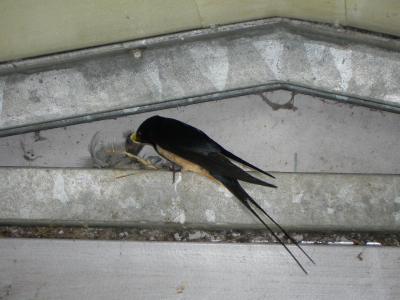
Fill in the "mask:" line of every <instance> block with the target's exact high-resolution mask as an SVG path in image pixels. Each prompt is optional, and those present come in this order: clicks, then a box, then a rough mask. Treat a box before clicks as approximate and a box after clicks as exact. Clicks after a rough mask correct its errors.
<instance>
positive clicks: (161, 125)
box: [130, 116, 315, 274]
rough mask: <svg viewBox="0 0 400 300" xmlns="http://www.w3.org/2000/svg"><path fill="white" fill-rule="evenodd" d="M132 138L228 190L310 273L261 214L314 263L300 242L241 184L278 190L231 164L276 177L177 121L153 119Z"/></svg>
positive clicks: (149, 119) (199, 131)
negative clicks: (243, 182)
mask: <svg viewBox="0 0 400 300" xmlns="http://www.w3.org/2000/svg"><path fill="white" fill-rule="evenodd" d="M130 138H131V140H132V141H133V142H135V143H139V144H149V145H151V146H153V147H154V149H155V150H156V151H157V152H158V154H160V155H161V156H163V157H165V158H166V159H167V160H169V161H171V162H173V163H175V164H177V165H179V166H181V167H182V170H183V171H192V172H195V173H197V174H200V175H203V176H205V177H207V178H209V179H211V180H212V181H214V182H217V183H218V184H220V185H222V186H224V187H225V188H227V189H228V190H229V191H230V192H231V193H232V194H233V195H234V196H235V197H236V198H238V199H239V200H240V201H241V202H242V203H243V204H244V205H245V206H246V207H247V208H248V209H249V210H250V211H251V212H252V213H253V214H254V216H255V217H257V219H258V220H260V222H261V223H262V224H264V225H265V226H266V227H267V229H268V230H269V231H270V232H271V234H272V235H273V236H274V237H275V239H276V240H277V241H279V243H280V244H282V245H283V247H284V248H285V249H286V250H287V251H288V253H289V254H290V255H291V256H292V257H293V259H294V260H295V261H296V263H297V264H298V265H299V266H300V268H301V269H302V270H303V271H304V272H305V273H306V274H307V271H306V270H305V269H304V267H303V266H302V265H301V263H300V262H299V261H298V260H297V258H296V257H295V256H294V254H293V253H292V252H291V251H290V250H289V248H288V247H287V246H286V245H285V243H284V242H283V241H282V239H281V238H279V237H278V236H277V235H276V234H275V232H274V231H273V230H272V229H271V228H270V226H269V225H268V224H267V223H266V222H265V221H264V220H263V219H262V217H261V216H260V215H259V213H258V212H261V213H262V214H264V216H266V217H267V218H269V219H270V220H271V221H272V222H273V223H274V224H275V225H276V226H277V227H278V228H279V229H280V230H282V232H283V233H284V235H285V236H286V237H287V238H288V239H289V240H291V241H292V242H293V243H295V244H296V245H297V247H299V249H300V250H301V251H302V252H303V253H304V254H305V255H306V256H307V257H308V259H310V261H311V262H313V263H314V261H313V260H312V259H311V257H310V256H309V255H308V254H307V253H306V252H305V251H304V250H303V249H302V248H301V247H300V245H299V244H298V242H297V241H296V240H295V239H294V238H292V237H291V236H290V235H289V234H288V233H287V231H286V230H284V229H283V228H282V227H281V226H280V225H279V224H278V223H277V222H276V221H275V220H274V219H273V218H272V217H271V216H270V215H269V214H268V213H267V212H266V211H265V210H264V209H263V208H262V207H261V206H260V205H258V204H257V202H255V201H254V200H253V199H252V198H251V197H250V196H249V195H248V194H247V193H246V191H245V190H244V189H243V188H242V187H241V186H240V184H239V181H238V180H240V181H245V182H249V183H253V184H258V185H262V186H266V187H270V188H276V186H275V185H273V184H271V183H267V182H265V181H262V180H260V179H258V178H256V177H253V176H252V175H250V174H249V173H247V172H245V171H244V170H243V169H241V168H240V167H238V166H237V165H235V164H234V163H233V162H232V161H231V160H233V161H235V162H238V163H240V164H242V165H245V166H247V167H250V168H252V169H254V170H257V171H259V172H261V173H263V174H264V175H267V176H269V177H272V178H275V177H274V176H272V175H271V174H269V173H267V172H265V171H263V170H261V169H259V168H257V167H256V166H254V165H252V164H250V163H248V162H247V161H245V160H243V159H241V158H240V157H237V156H236V155H234V154H233V153H231V152H229V151H228V150H226V149H225V148H223V147H222V146H221V145H219V144H218V143H217V142H215V141H213V140H212V139H211V138H210V137H208V136H207V135H206V134H205V133H204V132H203V131H201V130H199V129H197V128H195V127H193V126H190V125H188V124H185V123H183V122H180V121H178V120H175V119H170V118H164V117H160V116H153V117H150V118H148V119H147V120H145V121H144V122H143V123H142V124H141V125H140V126H139V128H138V130H137V131H136V133H134V134H132V135H131V137H130ZM314 264H315V263H314Z"/></svg>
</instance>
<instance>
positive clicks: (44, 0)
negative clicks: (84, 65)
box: [0, 0, 400, 61]
mask: <svg viewBox="0 0 400 300" xmlns="http://www.w3.org/2000/svg"><path fill="white" fill-rule="evenodd" d="M276 16H279V17H287V18H294V19H301V20H310V21H317V22H326V23H334V24H340V25H344V26H347V25H348V26H354V27H358V28H363V29H369V30H372V31H377V32H383V33H388V34H392V35H397V36H400V1H399V0H301V1H300V0H253V1H246V0H130V1H129V0H119V1H112V0H68V1H66V0H35V1H33V0H2V1H0V61H8V60H14V59H20V58H26V57H33V56H38V55H44V54H48V53H56V52H61V51H68V50H73V49H79V48H85V47H89V46H96V45H103V44H109V43H115V42H120V41H127V40H132V39H138V38H143V37H149V36H155V35H160V34H166V33H172V32H178V31H183V30H190V29H195V28H204V27H209V26H210V25H213V24H221V25H222V24H230V23H237V22H243V21H249V20H255V19H262V18H268V17H276Z"/></svg>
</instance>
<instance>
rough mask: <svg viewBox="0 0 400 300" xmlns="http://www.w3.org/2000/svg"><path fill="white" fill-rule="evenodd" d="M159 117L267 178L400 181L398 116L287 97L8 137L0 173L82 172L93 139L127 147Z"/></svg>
mask: <svg viewBox="0 0 400 300" xmlns="http://www.w3.org/2000/svg"><path fill="white" fill-rule="evenodd" d="M154 114H159V115H162V116H165V117H171V118H175V119H179V120H181V121H183V122H186V123H189V124H191V125H193V126H195V127H197V128H200V129H201V130H203V131H204V132H206V133H207V134H208V135H209V136H210V137H211V138H213V139H214V140H216V141H217V142H218V143H220V144H221V145H223V146H224V147H225V148H227V149H229V150H230V151H232V152H233V153H235V154H237V155H239V156H240V157H242V158H244V159H246V160H247V161H249V162H251V163H253V164H255V165H256V166H258V167H260V168H262V169H264V170H267V171H276V172H328V173H375V174H376V173H379V174H399V173H400V156H399V155H398V150H397V149H400V139H399V138H398V136H399V133H398V132H399V128H400V114H394V113H389V112H382V111H376V110H371V109H369V108H365V107H360V106H354V105H349V104H343V103H340V102H337V101H332V100H326V99H323V98H318V97H310V96H307V95H302V94H292V93H290V92H286V91H276V92H269V93H264V94H262V95H260V94H258V95H249V96H242V97H238V98H228V99H224V100H219V101H213V102H207V103H201V104H196V105H190V106H186V107H180V108H171V109H165V110H160V111H157V112H152V113H143V114H138V115H133V116H129V117H121V118H117V119H112V120H105V121H99V122H93V123H87V124H80V125H75V126H68V127H65V128H59V129H51V130H44V131H40V132H39V133H27V134H22V135H16V136H10V137H3V138H0V149H1V151H0V166H10V167H11V166H15V167H63V168H66V167H83V166H84V164H83V162H84V159H85V158H89V155H90V154H89V151H88V145H89V143H90V141H91V139H92V137H93V135H94V134H95V133H96V132H99V134H98V137H99V140H100V141H102V142H103V143H105V144H108V143H110V142H115V143H123V142H124V141H125V138H124V136H123V133H124V132H128V131H134V130H136V129H137V128H138V126H139V125H140V123H141V122H142V121H143V120H145V119H146V118H148V117H150V116H152V115H154ZM150 148H151V147H145V148H144V150H143V151H144V153H148V154H150V153H152V152H151V151H149V149H150ZM153 154H154V153H153Z"/></svg>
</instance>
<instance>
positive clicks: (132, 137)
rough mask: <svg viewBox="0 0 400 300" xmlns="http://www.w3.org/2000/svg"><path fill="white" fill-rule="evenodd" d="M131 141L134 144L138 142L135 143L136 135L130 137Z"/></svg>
mask: <svg viewBox="0 0 400 300" xmlns="http://www.w3.org/2000/svg"><path fill="white" fill-rule="evenodd" d="M131 140H132V142H135V143H137V142H138V141H137V138H136V133H134V134H132V135H131Z"/></svg>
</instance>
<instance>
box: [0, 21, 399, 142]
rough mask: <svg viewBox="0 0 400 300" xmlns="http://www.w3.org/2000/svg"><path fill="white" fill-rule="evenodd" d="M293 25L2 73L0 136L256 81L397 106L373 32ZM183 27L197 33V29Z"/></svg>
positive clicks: (391, 67)
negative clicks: (359, 34)
mask: <svg viewBox="0 0 400 300" xmlns="http://www.w3.org/2000/svg"><path fill="white" fill-rule="evenodd" d="M256 24H257V23H256ZM315 26H316V27H318V26H317V25H315ZM309 27H312V26H311V25H309ZM318 28H320V27H318ZM301 29H302V27H301V26H299V27H297V28H296V26H292V27H291V28H289V30H288V27H287V26H281V23H276V22H275V23H273V22H272V23H270V24H264V25H263V26H261V25H260V24H257V25H256V26H253V27H248V28H246V30H247V31H246V32H243V31H241V32H239V33H238V31H237V30H233V31H232V34H231V35H230V34H229V27H228V29H226V30H225V31H224V29H222V30H221V32H222V33H223V35H213V33H212V31H211V32H209V33H211V34H210V35H209V36H207V35H206V34H203V35H201V38H202V40H199V39H198V40H192V41H190V42H186V43H184V42H182V43H180V44H171V45H168V46H167V45H165V47H163V48H153V49H150V48H149V49H142V50H140V51H139V52H137V51H136V52H135V51H134V52H129V51H128V53H126V52H125V53H124V54H120V55H115V56H110V57H102V58H97V59H92V60H88V61H80V63H79V64H77V65H71V66H68V68H64V69H57V70H50V71H46V72H40V73H33V74H30V75H23V74H18V73H13V74H9V75H5V76H2V77H0V107H2V112H1V119H0V128H1V134H3V135H6V134H12V133H13V132H14V133H15V131H13V130H14V129H15V128H17V127H18V128H20V127H24V126H25V127H26V126H29V125H33V124H36V125H34V126H33V127H26V128H22V129H21V130H25V131H29V130H30V131H34V130H37V129H38V128H44V127H46V126H47V127H54V126H63V125H65V124H71V123H80V122H89V121H93V120H96V119H98V118H104V117H106V116H116V115H124V114H134V113H139V112H143V111H146V110H151V109H160V108H161V107H166V106H168V105H169V106H171V105H175V104H190V103H193V102H196V101H206V100H212V99H215V98H220V97H223V96H221V95H220V94H219V93H222V95H224V93H226V92H229V93H231V94H237V93H239V94H240V93H241V92H240V89H244V88H249V87H255V86H263V88H264V89H271V88H272V89H274V88H275V89H276V88H277V87H276V86H275V85H276V84H285V85H287V86H291V87H292V88H293V89H295V88H296V87H298V88H299V89H301V88H308V89H310V90H312V91H314V92H315V93H318V92H321V93H328V94H330V95H331V96H332V97H333V98H335V99H337V100H339V101H357V99H358V100H360V101H363V103H364V104H365V103H366V102H368V103H370V104H375V105H378V104H379V103H383V104H385V105H389V106H390V107H392V109H398V107H399V105H400V98H399V95H400V87H399V85H398V82H399V78H400V73H399V70H400V59H399V58H400V56H399V53H398V52H397V51H392V50H389V49H387V48H385V47H383V48H379V47H376V45H375V46H371V45H370V44H371V43H369V41H370V40H372V41H373V40H374V39H375V38H374V37H370V38H368V35H362V36H363V37H364V38H365V40H366V43H365V44H361V43H360V40H361V39H360V38H358V39H357V38H355V39H353V42H351V40H349V34H347V36H346V34H343V36H346V38H343V39H340V38H339V39H338V36H337V37H335V38H332V36H331V34H330V33H332V31H335V32H336V33H337V32H340V31H339V30H335V29H330V30H329V29H327V28H326V32H325V33H326V34H324V32H323V31H319V33H317V30H314V31H312V30H311V31H310V30H308V31H307V32H303V31H301ZM217 31H218V29H217ZM310 32H311V33H310ZM343 32H344V31H343ZM303 33H304V34H303ZM191 34H192V36H194V37H198V33H197V32H192V33H191ZM187 36H188V38H189V37H190V33H187ZM353 36H357V34H356V33H353ZM167 40H168V39H167ZM354 41H356V42H354ZM137 43H139V44H140V42H137ZM396 43H398V42H397V41H393V40H387V41H386V44H391V45H392V46H393V45H394V44H396ZM143 44H145V42H143ZM372 44H374V43H372ZM95 53H97V52H95ZM61 63H62V62H61ZM56 64H57V59H56V61H54V62H53V65H56ZM280 87H281V86H278V88H280ZM238 90H239V91H238ZM215 93H216V94H215ZM210 94H213V95H210ZM207 95H209V96H208V98H207ZM198 97H200V98H198ZM168 101H169V103H166V102H168ZM171 101H172V102H171ZM174 101H175V104H174ZM154 105H156V106H154ZM157 105H158V106H157ZM48 122H53V123H48ZM39 123H40V124H41V125H40V126H39V125H38V124H39ZM43 126H44V127H43ZM35 128H36V129H35Z"/></svg>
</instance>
